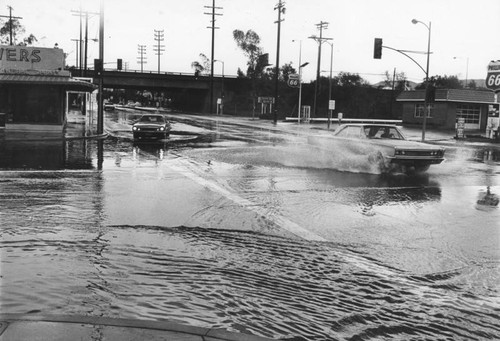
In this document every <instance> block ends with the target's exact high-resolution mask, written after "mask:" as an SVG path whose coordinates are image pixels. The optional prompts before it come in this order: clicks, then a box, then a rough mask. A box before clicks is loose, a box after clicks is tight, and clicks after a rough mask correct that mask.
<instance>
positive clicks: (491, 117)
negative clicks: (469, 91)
mask: <svg viewBox="0 0 500 341" xmlns="http://www.w3.org/2000/svg"><path fill="white" fill-rule="evenodd" d="M495 97H496V96H495ZM499 106H500V104H490V105H488V121H487V123H486V137H487V138H489V139H497V138H499V135H498V134H499V131H498V126H499V125H500V117H499Z"/></svg>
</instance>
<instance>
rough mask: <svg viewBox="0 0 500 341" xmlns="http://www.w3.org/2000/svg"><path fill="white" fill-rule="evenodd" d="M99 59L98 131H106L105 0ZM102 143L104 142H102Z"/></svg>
mask: <svg viewBox="0 0 500 341" xmlns="http://www.w3.org/2000/svg"><path fill="white" fill-rule="evenodd" d="M99 59H100V64H101V65H102V66H103V68H102V71H101V72H100V77H99V99H98V103H97V133H98V134H102V133H103V132H104V96H103V89H104V80H103V78H104V0H101V5H100V8H99ZM101 143H102V142H101Z"/></svg>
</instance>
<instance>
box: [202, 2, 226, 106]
mask: <svg viewBox="0 0 500 341" xmlns="http://www.w3.org/2000/svg"><path fill="white" fill-rule="evenodd" d="M204 7H205V8H211V9H212V12H211V13H204V14H206V15H210V16H212V20H211V22H212V26H207V28H210V29H212V56H211V58H210V114H211V115H213V113H214V60H215V56H214V49H215V48H214V47H215V29H218V28H219V27H215V16H216V15H222V14H220V13H215V11H216V10H218V9H222V7H215V0H212V6H204Z"/></svg>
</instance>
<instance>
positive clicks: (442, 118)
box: [402, 102, 488, 130]
mask: <svg viewBox="0 0 500 341" xmlns="http://www.w3.org/2000/svg"><path fill="white" fill-rule="evenodd" d="M417 103H422V102H403V109H402V110H403V115H402V120H403V124H407V125H418V124H422V118H416V117H415V105H416V104H417ZM458 104H459V103H456V102H436V103H434V110H433V112H432V117H431V118H427V123H426V124H427V126H430V127H436V128H441V129H455V125H456V121H457V106H458ZM480 108H481V116H480V129H481V130H484V129H486V123H487V119H488V105H487V104H480Z"/></svg>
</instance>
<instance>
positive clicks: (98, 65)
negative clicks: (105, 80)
mask: <svg viewBox="0 0 500 341" xmlns="http://www.w3.org/2000/svg"><path fill="white" fill-rule="evenodd" d="M94 70H95V72H96V73H97V74H100V73H101V72H102V71H103V64H102V59H94Z"/></svg>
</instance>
